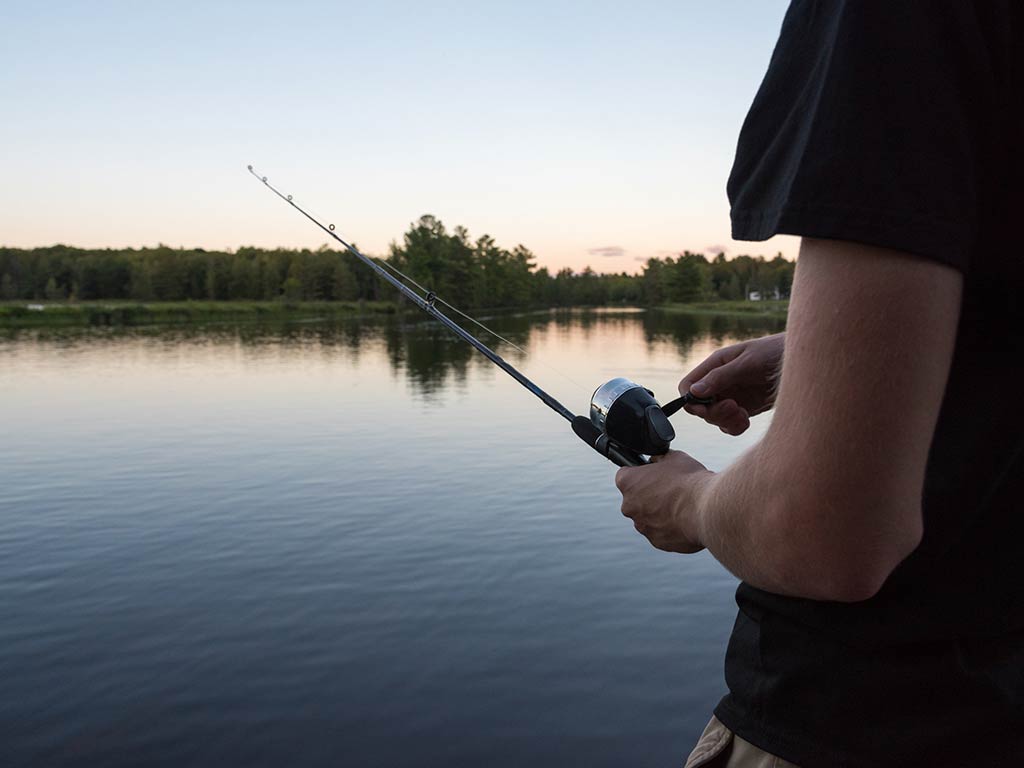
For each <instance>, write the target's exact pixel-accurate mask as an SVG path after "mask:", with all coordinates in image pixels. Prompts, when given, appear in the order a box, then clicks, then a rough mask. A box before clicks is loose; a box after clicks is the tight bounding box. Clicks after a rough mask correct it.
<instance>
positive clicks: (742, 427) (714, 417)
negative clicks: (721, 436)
mask: <svg viewBox="0 0 1024 768" xmlns="http://www.w3.org/2000/svg"><path fill="white" fill-rule="evenodd" d="M686 410H687V411H688V412H689V413H692V414H693V415H694V416H699V417H700V418H702V419H704V421H706V422H707V423H708V424H714V425H715V426H716V427H718V428H719V429H721V430H722V431H723V432H725V433H726V434H727V435H739V434H742V433H743V432H746V431H747V428H748V427H749V426H750V414H749V413H747V411H746V409H744V408H742V407H741V406H740V405H739V404H738V403H737V402H736V401H735V400H721V401H719V402H716V403H712V404H711V405H688V406H686Z"/></svg>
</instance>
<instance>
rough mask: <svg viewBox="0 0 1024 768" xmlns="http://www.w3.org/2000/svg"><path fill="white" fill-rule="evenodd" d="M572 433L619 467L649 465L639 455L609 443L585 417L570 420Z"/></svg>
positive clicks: (603, 434)
mask: <svg viewBox="0 0 1024 768" xmlns="http://www.w3.org/2000/svg"><path fill="white" fill-rule="evenodd" d="M572 431H573V432H575V433H576V435H577V436H578V437H579V438H580V440H582V441H583V442H585V443H586V444H587V445H589V446H590V447H591V448H593V449H594V450H595V451H597V452H598V453H600V454H601V455H602V456H604V457H605V458H606V459H608V461H610V462H612V463H613V464H617V465H618V466H620V467H641V466H643V465H644V464H650V463H651V462H650V461H648V460H647V459H646V458H644V457H643V456H642V455H641V454H639V453H636V452H635V451H631V450H630V449H629V448H624V447H622V446H619V445H614V444H613V443H611V442H610V441H609V440H608V435H606V434H605V433H604V432H602V431H601V430H600V429H598V428H597V427H596V426H595V425H594V422H592V421H591V420H590V419H588V418H587V417H586V416H577V417H576V418H574V419H573V420H572Z"/></svg>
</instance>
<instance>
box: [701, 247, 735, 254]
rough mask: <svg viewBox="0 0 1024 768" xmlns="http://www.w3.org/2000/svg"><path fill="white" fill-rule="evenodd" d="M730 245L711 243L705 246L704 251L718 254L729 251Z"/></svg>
mask: <svg viewBox="0 0 1024 768" xmlns="http://www.w3.org/2000/svg"><path fill="white" fill-rule="evenodd" d="M728 252H729V246H727V245H709V246H706V247H705V248H704V253H710V254H713V255H715V256H717V255H718V254H720V253H728Z"/></svg>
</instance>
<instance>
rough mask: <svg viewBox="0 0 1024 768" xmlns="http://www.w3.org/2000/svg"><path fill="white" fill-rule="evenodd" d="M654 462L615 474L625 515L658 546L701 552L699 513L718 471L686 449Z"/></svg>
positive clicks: (655, 458) (688, 551) (625, 468)
mask: <svg viewBox="0 0 1024 768" xmlns="http://www.w3.org/2000/svg"><path fill="white" fill-rule="evenodd" d="M652 461H654V462H655V463H653V464H650V465H648V466H644V467H623V468H622V469H620V470H619V471H618V473H617V474H616V475H615V485H616V486H617V487H618V489H619V491H620V492H621V493H622V514H623V515H625V516H626V517H628V518H630V519H631V520H632V521H633V526H634V527H635V528H636V529H637V531H639V532H640V533H642V534H643V535H644V536H646V537H647V539H648V541H650V542H651V544H652V545H654V546H655V547H657V548H658V549H663V550H665V551H666V552H682V553H684V554H689V553H692V552H699V551H700V550H702V549H704V545H703V544H702V543H701V541H700V536H699V533H698V531H699V528H700V526H699V520H698V519H697V515H696V512H697V510H698V509H699V506H700V505H699V499H700V495H701V492H702V490H703V488H704V487H705V485H706V483H707V481H708V480H709V479H710V478H712V477H713V476H714V472H711V471H709V470H708V469H707V468H706V467H705V466H704V465H703V464H701V463H700V462H699V461H697V460H696V459H694V458H692V457H690V456H688V455H686V454H685V453H683V452H682V451H669V452H668V453H667V454H666V455H664V456H655V457H653V458H652Z"/></svg>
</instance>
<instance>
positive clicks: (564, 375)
mask: <svg viewBox="0 0 1024 768" xmlns="http://www.w3.org/2000/svg"><path fill="white" fill-rule="evenodd" d="M248 170H249V173H251V174H252V175H253V176H255V177H256V178H257V179H259V180H260V181H262V182H263V183H264V184H265V185H266V186H267V187H269V188H270V189H271V190H272V191H273V192H275V193H276V194H277V195H278V197H283V198H284V200H285V202H287V203H291V204H292V206H293V207H295V208H296V209H298V210H299V211H301V212H302V214H303V215H305V216H306V217H307V218H309V219H310V220H312V221H313V222H314V223H315V224H317V226H319V227H320V228H321V229H324V226H323V224H321V223H320V221H319V219H317V217H316V216H315V215H314V214H312V213H310V212H309V211H307V210H304V209H302V208H299V206H298V205H296V204H295V202H294V200H293V199H292V196H291V195H282V194H281V192H280V191H278V190H277V189H276V188H275V187H274V186H273V185H272V184H270V183H269V182H268V181H267V178H266V176H260V175H259V174H258V173H256V171H255V170H254V169H253V167H252V166H251V165H250V166H248ZM326 232H327V234H328V235H330V236H331V237H333V238H334V239H335V240H337V241H338V242H339V243H341V244H342V245H344V246H345V247H346V248H347V249H348V250H349V251H351V252H352V253H353V254H354V255H356V256H361V257H362V258H363V260H364V261H365V260H367V259H368V260H370V261H372V262H374V263H375V264H378V265H380V266H382V267H384V268H385V269H388V270H390V271H391V272H394V273H395V274H396V275H397V276H398V277H399V278H401V279H402V280H405V281H407V282H409V283H411V284H412V285H414V286H416V288H418V289H419V290H420V291H422V292H423V295H424V296H430V295H432V296H433V297H434V299H433V300H434V303H436V304H443V305H444V306H445V307H447V308H448V309H450V310H451V311H452V312H454V313H456V314H458V315H460V316H461V317H464V318H465V319H466V320H469V321H470V322H471V323H473V324H474V325H477V326H479V327H480V328H481V329H482V330H484V331H486V332H487V333H489V334H491V336H493V337H494V338H496V339H498V340H499V341H501V342H502V343H504V344H508V346H510V347H512V349H514V350H516V351H517V352H519V353H521V354H522V355H523V356H524V357H529V353H528V352H527V351H526V350H525V349H523V348H522V347H520V346H519V345H518V344H515V343H514V342H512V341H510V340H508V339H506V338H505V337H504V336H502V335H501V334H500V333H498V332H497V331H495V330H493V329H491V328H488V327H487V326H486V325H484V324H483V323H481V322H480V321H479V320H477V319H476V318H475V317H471V316H470V315H467V314H466V313H465V312H463V311H462V310H461V309H459V308H458V307H456V306H455V305H454V304H449V303H448V302H447V301H445V300H444V299H443V298H441V297H440V296H438V295H437V294H436V293H434V292H433V291H431V290H430V289H429V288H426V287H424V286H422V285H420V284H419V283H418V282H416V281H415V280H413V279H412V278H411V277H409V275H407V274H405V273H404V272H402V271H401V270H400V269H398V267H396V266H394V265H393V264H391V263H389V262H388V261H386V260H385V259H380V258H378V257H375V256H367V255H365V254H360V253H358V252H357V251H356V250H355V248H353V247H352V246H350V245H349V244H348V243H346V242H345V241H344V240H342V239H341V238H340V237H338V236H337V235H336V234H335V232H334V225H333V224H330V225H328V228H327V230H326ZM537 362H539V363H540V364H541V365H543V366H544V367H545V368H547V369H548V370H550V371H552V372H553V373H557V374H558V375H559V376H561V377H562V378H563V379H565V380H566V381H567V382H569V383H570V384H572V385H573V386H574V387H577V388H579V389H581V390H583V391H585V392H589V391H590V390H589V389H588V388H587V387H585V386H583V385H582V384H580V383H579V382H578V381H575V380H573V378H572V377H571V376H569V375H568V374H567V373H565V372H563V371H560V370H559V369H558V368H556V367H555V366H553V365H551V364H550V363H548V362H545V361H544V360H538V361H537Z"/></svg>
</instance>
